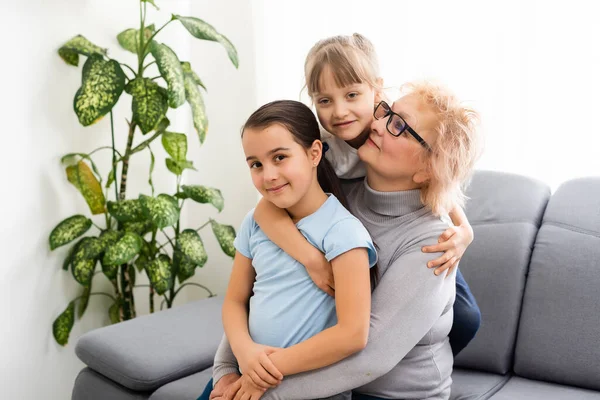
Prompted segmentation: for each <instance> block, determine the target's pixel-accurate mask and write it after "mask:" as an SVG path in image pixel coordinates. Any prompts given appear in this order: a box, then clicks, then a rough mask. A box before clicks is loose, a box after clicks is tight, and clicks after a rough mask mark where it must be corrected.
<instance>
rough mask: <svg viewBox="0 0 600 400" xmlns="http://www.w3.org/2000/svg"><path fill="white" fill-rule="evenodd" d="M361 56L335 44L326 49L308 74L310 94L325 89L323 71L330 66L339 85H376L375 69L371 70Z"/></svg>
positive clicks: (313, 62) (316, 58)
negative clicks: (336, 46)
mask: <svg viewBox="0 0 600 400" xmlns="http://www.w3.org/2000/svg"><path fill="white" fill-rule="evenodd" d="M360 60H361V57H358V56H357V54H355V52H353V51H352V52H349V51H347V50H346V51H342V49H337V48H335V46H331V47H329V48H327V49H324V51H322V52H321V53H320V54H319V55H318V56H317V57H315V59H314V60H312V66H311V67H312V68H310V70H309V71H308V74H307V78H308V79H307V89H308V94H309V96H312V95H314V94H315V93H320V92H322V90H323V86H324V85H323V82H322V81H323V71H324V70H325V68H327V67H329V68H330V70H331V73H332V75H333V78H334V80H335V84H336V85H337V86H338V87H341V88H343V87H346V86H351V85H356V84H362V83H368V84H369V85H371V87H373V88H374V87H375V85H376V82H375V79H376V77H371V76H373V75H374V73H373V71H370V69H371V68H369V65H368V64H367V63H365V62H361V61H360ZM365 64H367V65H365Z"/></svg>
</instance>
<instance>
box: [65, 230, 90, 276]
mask: <svg viewBox="0 0 600 400" xmlns="http://www.w3.org/2000/svg"><path fill="white" fill-rule="evenodd" d="M83 239H85V238H82V239H79V240H78V241H77V243H75V244H74V245H73V246H71V248H70V249H69V254H68V255H67V256H66V257H65V260H64V261H63V267H62V268H63V270H65V271H68V270H69V266H70V265H71V262H72V261H73V255H74V254H75V250H76V249H77V246H78V245H79V243H81V241H82V240H83Z"/></svg>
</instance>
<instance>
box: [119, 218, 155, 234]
mask: <svg viewBox="0 0 600 400" xmlns="http://www.w3.org/2000/svg"><path fill="white" fill-rule="evenodd" d="M152 229H154V225H153V224H152V222H151V221H141V222H124V223H123V230H124V231H125V232H133V233H137V234H138V235H140V236H144V235H145V234H146V233H149V232H152Z"/></svg>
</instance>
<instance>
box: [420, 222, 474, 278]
mask: <svg viewBox="0 0 600 400" xmlns="http://www.w3.org/2000/svg"><path fill="white" fill-rule="evenodd" d="M473 236H474V235H473V228H471V225H469V224H465V225H460V226H453V227H450V228H448V229H446V230H445V231H444V233H442V234H441V235H440V237H439V239H438V242H439V243H438V244H436V245H433V246H424V247H423V248H422V251H423V252H424V253H438V252H440V251H443V252H444V254H442V255H441V256H440V257H438V258H436V259H435V260H432V261H429V262H428V263H427V267H428V268H435V267H438V268H436V270H435V271H434V273H435V274H436V275H440V274H441V273H442V272H444V271H447V274H449V273H451V272H452V270H453V269H454V268H455V267H456V266H457V265H458V262H459V261H460V259H461V258H462V256H463V254H465V250H466V249H467V247H469V245H470V244H471V242H473Z"/></svg>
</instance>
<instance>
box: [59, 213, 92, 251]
mask: <svg viewBox="0 0 600 400" xmlns="http://www.w3.org/2000/svg"><path fill="white" fill-rule="evenodd" d="M91 226H92V220H91V219H89V218H87V217H86V216H84V215H73V216H72V217H69V218H67V219H64V220H63V221H61V222H60V223H59V224H58V225H56V227H55V228H54V229H53V230H52V232H50V239H49V242H50V250H54V249H56V248H57V247H60V246H63V245H65V244H67V243H70V242H71V241H73V240H75V239H77V238H78V237H79V236H81V235H83V234H84V233H86V232H87V231H88V229H90V227H91Z"/></svg>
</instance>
